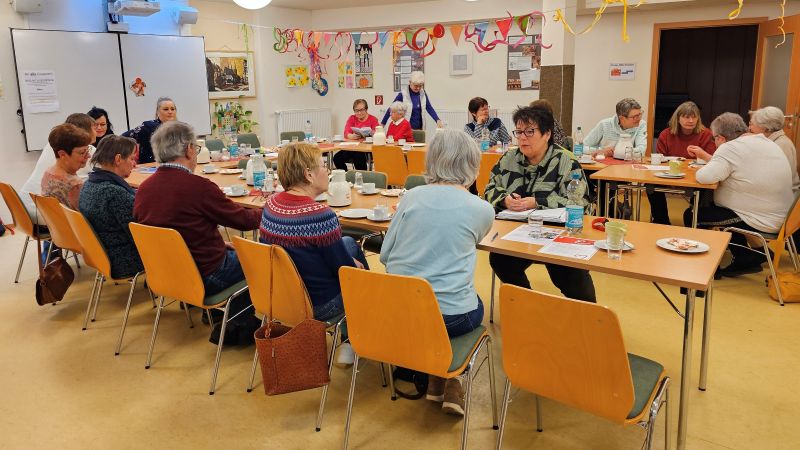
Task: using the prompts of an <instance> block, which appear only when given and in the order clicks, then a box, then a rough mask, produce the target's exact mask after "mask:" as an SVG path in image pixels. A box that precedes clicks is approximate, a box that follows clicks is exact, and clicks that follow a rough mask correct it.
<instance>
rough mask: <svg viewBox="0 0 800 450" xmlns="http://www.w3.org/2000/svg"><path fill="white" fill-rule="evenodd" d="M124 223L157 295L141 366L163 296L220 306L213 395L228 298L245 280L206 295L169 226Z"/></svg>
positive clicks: (237, 292)
mask: <svg viewBox="0 0 800 450" xmlns="http://www.w3.org/2000/svg"><path fill="white" fill-rule="evenodd" d="M128 226H129V227H130V229H131V234H132V235H133V242H134V243H135V244H136V248H137V249H138V250H139V256H141V257H142V264H143V265H144V270H145V272H147V285H148V287H149V288H150V290H151V291H152V292H153V293H154V294H155V295H156V296H158V304H157V305H156V306H157V309H156V320H155V323H154V324H153V335H152V337H151V338H150V348H149V349H148V350H147V361H146V362H145V366H144V368H145V369H149V368H150V362H151V361H152V358H153V347H154V346H155V343H156V335H157V334H158V322H159V320H160V319H161V311H162V310H163V309H164V306H165V305H164V298H165V297H168V298H172V299H175V300H179V301H181V302H183V303H187V304H189V305H192V306H196V307H198V308H201V309H203V310H204V311H205V310H209V309H218V310H222V311H224V312H223V316H222V329H221V330H220V335H219V344H217V356H216V358H215V360H214V370H213V371H212V373H211V387H210V388H209V391H208V394H209V395H214V391H215V388H216V385H217V372H218V371H219V360H220V356H221V354H222V345H223V341H224V340H225V328H226V326H227V325H228V313H229V312H230V305H231V300H232V299H234V298H236V297H238V296H239V295H242V293H244V292H245V291H246V290H247V283H246V282H245V281H240V282H238V283H236V284H234V285H233V286H231V287H229V288H227V289H224V290H222V291H220V292H218V293H216V294H212V295H206V292H205V286H204V285H203V279H202V278H201V277H200V271H199V270H197V264H195V262H194V259H192V254H191V253H189V248H188V247H187V246H186V242H184V240H183V237H181V235H180V233H178V232H177V231H176V230H174V229H172V228H161V227H153V226H149V225H142V224H139V223H136V222H131V223H129V224H128ZM176 280H180V282H176Z"/></svg>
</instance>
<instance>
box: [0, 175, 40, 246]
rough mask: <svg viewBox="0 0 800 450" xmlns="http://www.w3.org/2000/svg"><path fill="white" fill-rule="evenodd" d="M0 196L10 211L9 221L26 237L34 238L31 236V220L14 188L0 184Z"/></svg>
mask: <svg viewBox="0 0 800 450" xmlns="http://www.w3.org/2000/svg"><path fill="white" fill-rule="evenodd" d="M0 194H2V196H3V200H4V201H5V202H6V206H7V207H8V210H9V211H11V220H12V221H13V224H14V227H15V228H16V229H18V230H20V231H22V232H23V233H25V234H27V235H28V236H31V237H35V236H34V234H33V220H31V216H30V215H29V214H28V210H27V209H25V204H24V203H22V199H21V198H19V194H17V191H16V190H15V189H14V187H13V186H11V185H10V184H8V183H0Z"/></svg>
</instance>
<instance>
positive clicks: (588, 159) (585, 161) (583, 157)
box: [578, 155, 594, 164]
mask: <svg viewBox="0 0 800 450" xmlns="http://www.w3.org/2000/svg"><path fill="white" fill-rule="evenodd" d="M578 161H579V162H581V163H583V164H591V163H593V162H594V160H593V159H592V155H581V157H580V159H579V160H578Z"/></svg>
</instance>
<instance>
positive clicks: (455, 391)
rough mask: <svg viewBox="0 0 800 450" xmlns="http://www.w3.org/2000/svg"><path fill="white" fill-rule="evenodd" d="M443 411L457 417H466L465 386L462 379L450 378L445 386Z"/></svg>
mask: <svg viewBox="0 0 800 450" xmlns="http://www.w3.org/2000/svg"><path fill="white" fill-rule="evenodd" d="M442 411H444V412H446V413H447V414H453V415H456V416H463V415H464V386H462V385H461V378H450V379H449V380H447V381H446V382H445V384H444V401H443V402H442Z"/></svg>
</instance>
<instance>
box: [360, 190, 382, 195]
mask: <svg viewBox="0 0 800 450" xmlns="http://www.w3.org/2000/svg"><path fill="white" fill-rule="evenodd" d="M356 192H358V193H359V194H361V195H375V194H377V193H378V191H377V190H375V192H364V190H363V189H359V190H357V191H356Z"/></svg>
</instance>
